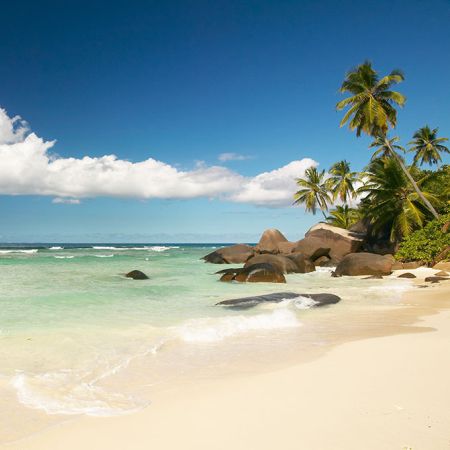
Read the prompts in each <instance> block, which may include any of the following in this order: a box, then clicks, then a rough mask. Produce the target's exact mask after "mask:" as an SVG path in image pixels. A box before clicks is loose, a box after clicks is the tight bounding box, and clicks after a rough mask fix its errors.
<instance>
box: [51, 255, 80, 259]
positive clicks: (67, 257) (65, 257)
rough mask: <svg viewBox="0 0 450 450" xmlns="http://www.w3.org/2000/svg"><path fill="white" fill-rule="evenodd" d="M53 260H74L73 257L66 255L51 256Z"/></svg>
mask: <svg viewBox="0 0 450 450" xmlns="http://www.w3.org/2000/svg"><path fill="white" fill-rule="evenodd" d="M53 258H56V259H72V258H75V256H73V255H67V256H60V255H55V256H53Z"/></svg>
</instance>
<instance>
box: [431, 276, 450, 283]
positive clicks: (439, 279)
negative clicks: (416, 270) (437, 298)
mask: <svg viewBox="0 0 450 450" xmlns="http://www.w3.org/2000/svg"><path fill="white" fill-rule="evenodd" d="M447 280H450V278H447V277H436V276H434V277H426V278H425V281H426V282H427V283H439V281H447Z"/></svg>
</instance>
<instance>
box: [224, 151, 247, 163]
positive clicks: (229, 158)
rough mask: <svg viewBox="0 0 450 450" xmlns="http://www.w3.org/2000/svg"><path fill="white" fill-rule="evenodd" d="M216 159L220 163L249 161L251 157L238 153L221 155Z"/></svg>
mask: <svg viewBox="0 0 450 450" xmlns="http://www.w3.org/2000/svg"><path fill="white" fill-rule="evenodd" d="M217 159H218V160H219V161H221V162H227V161H245V160H246V159H251V157H250V156H246V155H240V154H239V153H221V154H220V155H219V156H218V158H217Z"/></svg>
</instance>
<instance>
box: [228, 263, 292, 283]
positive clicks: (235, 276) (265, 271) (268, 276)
mask: <svg viewBox="0 0 450 450" xmlns="http://www.w3.org/2000/svg"><path fill="white" fill-rule="evenodd" d="M220 281H238V282H240V283H245V282H248V283H259V282H265V283H286V278H285V277H284V275H283V273H282V272H280V271H279V270H278V269H277V268H276V267H274V266H272V265H271V264H267V263H260V264H252V265H249V266H247V267H243V268H242V269H241V268H239V269H234V270H233V271H231V270H230V271H229V272H227V273H224V274H223V275H222V277H221V278H220Z"/></svg>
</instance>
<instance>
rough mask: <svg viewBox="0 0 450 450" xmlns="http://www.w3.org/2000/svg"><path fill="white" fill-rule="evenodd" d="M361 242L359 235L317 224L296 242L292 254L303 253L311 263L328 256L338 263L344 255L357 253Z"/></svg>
mask: <svg viewBox="0 0 450 450" xmlns="http://www.w3.org/2000/svg"><path fill="white" fill-rule="evenodd" d="M363 242H364V236H363V235H361V234H359V233H355V232H352V231H349V230H345V229H343V228H338V227H334V226H332V225H329V224H327V223H318V224H317V225H314V226H313V227H312V228H311V229H310V230H309V231H308V232H307V233H306V234H305V238H304V239H302V240H300V241H298V242H297V244H296V246H295V247H294V249H293V252H299V253H303V254H304V255H305V256H306V257H307V258H309V259H311V260H312V261H315V260H316V259H318V258H320V257H322V256H328V257H329V258H330V259H331V261H332V262H333V263H338V262H339V261H341V260H342V258H343V257H344V256H345V255H348V254H349V253H355V252H357V251H358V250H359V249H360V248H361V246H362V244H363Z"/></svg>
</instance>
